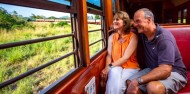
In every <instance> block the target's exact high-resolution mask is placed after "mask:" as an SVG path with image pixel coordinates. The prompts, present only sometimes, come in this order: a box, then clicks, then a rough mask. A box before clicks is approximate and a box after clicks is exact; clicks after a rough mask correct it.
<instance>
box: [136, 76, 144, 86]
mask: <svg viewBox="0 0 190 94" xmlns="http://www.w3.org/2000/svg"><path fill="white" fill-rule="evenodd" d="M137 81H138V83H139V85H141V84H142V83H143V79H141V77H138V78H137Z"/></svg>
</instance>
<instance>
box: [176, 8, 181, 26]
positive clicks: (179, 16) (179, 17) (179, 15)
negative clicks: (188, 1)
mask: <svg viewBox="0 0 190 94" xmlns="http://www.w3.org/2000/svg"><path fill="white" fill-rule="evenodd" d="M177 22H178V23H181V10H179V11H178V21H177Z"/></svg>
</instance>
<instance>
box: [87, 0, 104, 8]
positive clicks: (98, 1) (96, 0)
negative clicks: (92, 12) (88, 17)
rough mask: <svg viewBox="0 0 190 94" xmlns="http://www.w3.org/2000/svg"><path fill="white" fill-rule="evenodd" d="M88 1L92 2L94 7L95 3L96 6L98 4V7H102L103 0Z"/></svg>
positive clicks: (88, 0)
mask: <svg viewBox="0 0 190 94" xmlns="http://www.w3.org/2000/svg"><path fill="white" fill-rule="evenodd" d="M86 1H87V2H88V3H90V4H91V5H92V7H93V5H94V6H98V7H101V3H100V1H101V0H86Z"/></svg>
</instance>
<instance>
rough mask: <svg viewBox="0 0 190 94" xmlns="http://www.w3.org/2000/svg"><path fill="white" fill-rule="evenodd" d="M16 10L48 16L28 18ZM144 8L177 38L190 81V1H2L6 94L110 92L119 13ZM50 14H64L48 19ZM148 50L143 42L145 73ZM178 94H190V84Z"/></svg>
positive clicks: (0, 62)
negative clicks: (106, 77)
mask: <svg viewBox="0 0 190 94" xmlns="http://www.w3.org/2000/svg"><path fill="white" fill-rule="evenodd" d="M4 6H5V7H4ZM12 6H14V7H15V6H16V7H18V10H19V9H20V11H24V10H22V9H21V8H23V7H24V8H26V9H25V12H30V11H32V10H36V11H37V10H38V9H39V10H44V11H46V12H43V14H44V16H40V15H38V14H30V16H28V17H23V16H24V15H23V14H19V13H21V12H19V11H14V9H15V10H16V7H15V8H14V7H12ZM140 8H148V9H150V10H151V11H152V12H153V13H154V15H155V23H158V24H160V26H161V27H163V28H165V29H167V30H169V31H171V33H172V34H173V35H174V37H175V38H176V42H177V45H178V47H179V50H180V52H181V56H182V58H183V62H184V64H185V66H186V68H187V73H188V79H189V80H190V53H189V49H190V0H0V37H1V38H0V67H1V69H0V94H105V87H102V86H101V80H102V79H101V77H100V73H101V71H102V70H103V69H104V67H105V62H106V55H107V46H108V37H109V35H110V34H111V32H112V28H111V26H112V21H113V15H114V13H115V12H117V11H125V12H127V13H128V14H129V16H130V18H131V19H133V15H134V13H135V11H136V10H138V9H140ZM10 9H12V10H13V11H14V12H12V11H9V10H10ZM48 11H49V12H50V11H53V12H50V14H54V13H55V12H58V13H63V16H62V17H53V16H52V17H49V18H48V17H45V15H49V14H48V13H47V12H48ZM46 13H47V14H46ZM55 14H56V13H55ZM64 15H66V16H64ZM21 18H22V19H25V20H24V21H23V22H22V20H21ZM14 19H16V20H14ZM26 19H27V20H26ZM17 21H18V22H17ZM13 22H14V23H16V24H14V25H13ZM31 24H33V25H31ZM34 24H35V25H34ZM47 24H48V25H47ZM45 25H46V26H45ZM21 27H25V28H21ZM21 30H24V31H25V32H24V33H23V32H22V33H23V34H21ZM29 30H30V31H29ZM40 30H41V31H40ZM11 32H12V33H11ZM30 32H33V33H30ZM54 32H56V33H54ZM17 33H19V34H18V35H17ZM16 36H18V37H16ZM19 36H20V37H19ZM6 39H7V40H6ZM142 46H143V45H142V41H140V40H139V42H138V47H137V59H138V63H139V65H140V66H141V68H142V69H143V68H144V65H145V62H144V55H143V49H142ZM47 48H49V49H47ZM42 54H43V56H42ZM37 62H38V63H37ZM177 94H190V82H189V81H188V83H187V85H186V86H185V88H183V89H182V90H180V91H179V92H178V93H177Z"/></svg>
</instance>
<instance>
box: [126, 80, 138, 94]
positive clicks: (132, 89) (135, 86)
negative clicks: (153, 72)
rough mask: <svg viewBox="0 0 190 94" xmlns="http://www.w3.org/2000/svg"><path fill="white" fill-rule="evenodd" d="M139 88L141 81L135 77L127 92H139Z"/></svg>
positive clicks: (133, 93) (134, 93) (130, 93)
mask: <svg viewBox="0 0 190 94" xmlns="http://www.w3.org/2000/svg"><path fill="white" fill-rule="evenodd" d="M138 90H139V83H138V81H137V79H133V80H132V81H131V82H130V84H129V85H128V88H127V92H126V94H137V92H138Z"/></svg>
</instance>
